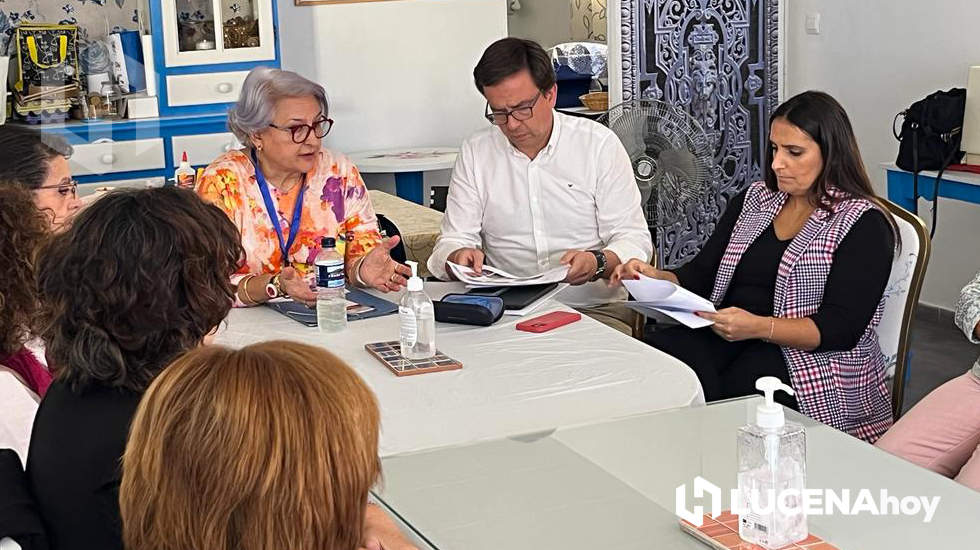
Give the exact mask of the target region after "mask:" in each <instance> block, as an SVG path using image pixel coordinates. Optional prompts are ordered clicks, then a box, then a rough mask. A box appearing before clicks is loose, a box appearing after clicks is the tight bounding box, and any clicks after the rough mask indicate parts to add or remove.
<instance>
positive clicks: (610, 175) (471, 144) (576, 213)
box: [428, 38, 653, 330]
mask: <svg viewBox="0 0 980 550" xmlns="http://www.w3.org/2000/svg"><path fill="white" fill-rule="evenodd" d="M473 76H474V80H475V81H476V87H477V89H479V90H480V92H481V93H482V94H483V95H484V96H485V97H486V98H487V112H486V117H487V119H488V120H489V121H490V122H491V123H492V124H493V126H491V127H488V128H486V129H484V130H480V131H478V132H476V133H475V134H473V135H472V136H470V137H469V138H468V139H467V140H466V141H465V142H464V143H463V146H462V150H461V151H460V155H459V158H458V159H457V161H456V166H455V168H454V169H453V176H452V180H451V182H450V186H449V197H448V199H447V201H446V213H445V217H444V219H443V222H442V235H441V236H440V237H439V240H438V241H437V242H436V245H435V248H434V250H433V253H432V256H431V257H430V258H429V261H428V266H429V270H430V271H431V272H432V273H433V274H434V275H435V276H436V277H439V278H440V279H450V278H452V273H451V272H450V271H448V270H447V268H446V262H447V261H450V262H454V263H457V264H461V265H464V266H471V267H473V269H474V270H475V271H480V270H481V268H482V266H483V265H484V263H486V264H489V265H493V266H496V267H499V268H502V269H504V270H505V271H508V272H510V273H513V274H515V275H519V276H527V275H535V274H538V273H541V272H543V271H546V270H548V269H551V268H554V267H557V266H559V265H560V264H566V265H568V266H569V270H568V276H567V278H566V282H568V283H570V284H571V285H573V286H571V287H569V288H568V289H566V290H565V291H563V292H562V293H561V294H560V295H559V296H558V299H559V300H561V301H562V302H564V303H566V304H568V305H570V306H572V307H575V308H578V309H579V310H580V311H583V312H584V313H587V314H590V315H592V316H593V317H596V318H597V319H599V320H600V321H603V322H605V323H606V324H609V325H612V326H616V328H619V329H620V330H624V326H625V327H628V325H623V324H622V323H617V322H616V320H612V319H610V315H612V316H613V317H616V318H618V319H619V320H620V321H623V322H628V321H627V319H630V318H632V314H628V313H627V312H628V310H626V308H624V307H622V304H621V302H622V301H624V300H625V298H626V291H625V290H624V289H623V288H622V287H621V286H618V287H616V288H610V287H609V286H608V285H607V284H606V281H604V280H603V279H608V278H609V275H611V274H612V272H613V270H614V269H615V268H616V266H617V265H619V264H620V263H621V262H625V261H628V260H629V259H631V258H639V259H641V260H643V261H649V260H650V257H651V254H652V251H653V243H652V239H651V238H650V231H649V229H648V227H647V224H646V219H645V218H644V215H643V210H642V208H641V205H640V192H639V189H638V188H637V186H636V180H635V179H634V177H633V170H632V165H631V163H630V159H629V155H628V154H627V153H626V150H625V149H624V148H623V145H622V144H621V143H620V141H619V139H618V138H617V137H616V135H615V134H614V133H613V132H612V131H611V130H609V129H608V128H606V127H605V126H602V125H601V124H598V123H596V122H593V121H591V120H588V119H585V118H579V117H572V116H568V115H565V114H562V113H557V112H555V110H554V107H555V100H556V98H557V93H558V88H557V86H556V84H555V73H554V68H553V66H552V63H551V59H550V57H549V56H548V54H547V53H546V52H545V51H544V50H543V49H542V48H541V46H539V45H538V44H537V43H535V42H532V41H530V40H522V39H518V38H504V39H502V40H499V41H497V42H495V43H493V44H491V45H490V47H488V48H487V50H486V51H485V52H484V53H483V57H482V58H481V59H480V62H479V63H478V64H477V66H476V68H475V69H474V70H473ZM610 304H612V306H610ZM626 330H628V329H626Z"/></svg>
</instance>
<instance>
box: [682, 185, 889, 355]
mask: <svg viewBox="0 0 980 550" xmlns="http://www.w3.org/2000/svg"><path fill="white" fill-rule="evenodd" d="M745 193H746V192H745V191H743V192H741V193H739V194H738V195H736V196H735V197H734V198H733V199H732V201H731V202H730V203H729V204H728V208H727V209H726V210H725V214H724V215H722V217H721V220H719V221H718V225H717V226H716V227H715V231H714V232H713V233H712V234H711V237H709V238H708V241H707V242H706V243H705V245H704V247H703V248H702V249H701V252H699V253H698V255H697V256H695V257H694V259H692V260H691V261H690V262H688V263H687V264H685V265H684V266H682V267H680V268H678V269H677V270H675V271H674V274H675V275H677V279H678V281H680V283H681V286H683V287H684V288H687V289H689V290H691V291H692V292H695V293H697V294H698V295H700V296H703V297H705V298H710V296H711V290H712V288H713V287H714V284H715V275H716V274H717V272H718V266H719V265H720V264H721V258H722V256H723V255H724V254H725V249H726V248H727V247H728V240H729V238H730V237H731V234H732V231H733V230H734V229H735V222H736V221H737V220H738V216H739V214H740V213H741V212H742V205H743V204H744V202H745ZM790 242H792V241H791V240H789V241H780V240H779V238H778V237H777V236H776V231H775V229H773V226H772V224H771V223H770V224H769V227H767V228H766V230H765V231H764V232H763V233H762V235H760V236H759V238H758V239H756V240H755V242H753V243H752V245H750V246H749V248H748V250H746V251H745V254H744V255H743V256H742V259H741V260H740V261H739V264H738V266H737V267H736V268H735V274H734V275H733V276H732V282H731V284H730V285H729V287H728V293H727V294H726V295H725V297H724V299H723V300H722V306H723V307H729V306H734V307H740V308H742V309H744V310H746V311H749V312H751V313H754V314H756V315H772V312H773V298H774V296H775V288H776V275H777V273H778V270H779V262H780V260H781V259H782V257H783V254H784V253H785V252H786V248H787V247H788V246H789V244H790ZM894 247H895V236H894V234H893V233H892V229H891V225H889V223H888V220H887V219H886V218H885V216H884V215H883V214H882V213H881V212H880V211H878V210H868V211H867V212H865V213H864V214H863V215H861V217H860V218H858V221H857V222H855V223H854V225H853V226H852V227H851V230H850V231H848V233H847V235H845V236H844V239H843V240H841V243H840V244H839V245H838V246H837V250H836V251H835V252H834V263H833V265H832V266H831V268H830V273H829V274H828V275H827V282H826V284H825V285H824V295H823V301H822V302H821V304H820V308H819V309H818V310H817V312H816V313H814V314H813V315H811V316H810V319H811V320H813V322H814V323H815V324H816V325H817V329H818V330H819V331H820V346H819V347H817V349H815V350H813V351H814V352H824V351H845V350H849V349H853V348H854V346H856V345H857V342H858V340H859V339H860V338H861V335H862V334H864V331H865V329H867V327H868V324H869V323H870V322H871V318H872V317H873V316H874V313H875V309H876V308H877V307H878V302H879V301H881V295H882V294H883V293H884V291H885V286H886V285H887V284H888V276H889V275H890V274H891V265H892V256H893V254H894Z"/></svg>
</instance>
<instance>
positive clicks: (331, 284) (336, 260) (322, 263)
mask: <svg viewBox="0 0 980 550" xmlns="http://www.w3.org/2000/svg"><path fill="white" fill-rule="evenodd" d="M314 264H315V265H316V322H317V326H318V327H319V328H320V332H340V331H342V330H344V329H345V328H347V297H346V296H345V294H346V293H345V290H344V258H343V256H341V255H340V253H338V252H337V240H336V239H334V238H332V237H324V238H322V239H321V240H320V252H319V253H318V254H317V255H316V260H315V261H314Z"/></svg>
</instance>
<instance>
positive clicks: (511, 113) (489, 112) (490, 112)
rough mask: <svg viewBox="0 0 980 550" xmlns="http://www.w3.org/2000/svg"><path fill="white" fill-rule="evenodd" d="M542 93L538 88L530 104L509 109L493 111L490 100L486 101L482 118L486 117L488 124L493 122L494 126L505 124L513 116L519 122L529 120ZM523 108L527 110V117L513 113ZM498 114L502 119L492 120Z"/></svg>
mask: <svg viewBox="0 0 980 550" xmlns="http://www.w3.org/2000/svg"><path fill="white" fill-rule="evenodd" d="M543 95H544V92H542V91H541V90H538V93H537V94H535V96H534V99H532V100H531V104H530V105H528V106H527V107H518V108H516V109H511V110H509V111H494V110H493V109H491V108H490V102H489V101H487V106H486V108H485V109H484V113H483V116H484V118H486V119H487V121H488V122H490V124H493V125H494V126H505V125H506V124H507V121H508V120H509V119H510V117H514V120H519V121H521V122H523V121H525V120H531V118H533V117H534V106H535V105H536V104H537V103H538V100H539V99H541V96H543ZM525 110H526V111H527V118H520V117H518V116H517V115H516V114H515V113H517V112H519V111H525ZM498 116H503V117H504V121H503V122H501V123H499V124H498V123H496V122H494V120H493V119H494V117H498Z"/></svg>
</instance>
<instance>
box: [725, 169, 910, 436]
mask: <svg viewBox="0 0 980 550" xmlns="http://www.w3.org/2000/svg"><path fill="white" fill-rule="evenodd" d="M831 193H832V194H834V195H835V196H838V197H843V196H846V195H844V193H843V192H842V191H839V190H836V189H833V190H831ZM786 198H787V195H786V194H785V193H782V192H778V191H777V192H774V191H770V190H769V189H768V188H767V187H766V184H765V182H761V181H760V182H756V183H753V184H752V185H751V186H750V187H749V190H748V192H747V193H746V195H745V202H744V204H743V206H742V212H741V214H739V217H738V221H737V222H736V223H735V228H734V230H733V231H732V236H731V239H730V240H729V241H728V247H727V248H726V249H725V254H724V256H723V257H722V259H721V264H720V265H719V267H718V273H717V275H716V276H715V286H714V289H713V290H712V292H711V301H712V302H714V304H715V305H716V306H718V305H720V304H721V302H722V300H723V299H724V297H725V294H726V293H727V292H728V286H729V284H731V281H732V276H733V275H734V274H735V268H736V267H737V266H738V262H739V261H740V260H741V258H742V255H743V254H745V251H746V250H748V248H749V246H750V245H751V244H752V243H753V242H755V240H756V239H757V238H759V236H760V235H761V234H762V233H763V231H765V229H766V228H767V227H769V224H770V223H772V221H773V219H774V218H775V217H776V215H777V214H778V213H779V210H780V209H781V208H782V206H783V203H785V202H786ZM871 208H875V206H874V204H872V203H871V202H870V201H867V200H864V199H854V198H845V199H844V200H842V201H841V202H839V203H837V204H836V205H835V206H834V208H833V212H832V213H831V212H828V211H826V210H823V209H817V210H814V212H813V214H811V215H810V219H809V220H807V222H806V224H805V225H804V226H803V229H801V230H800V232H799V233H798V234H797V235H796V237H794V238H793V240H792V242H791V243H790V244H789V247H788V248H787V249H786V252H785V253H784V254H783V258H782V260H781V261H780V263H779V271H778V273H777V275H776V291H775V296H774V299H773V316H775V317H785V318H790V319H796V318H802V317H807V316H809V315H813V314H814V313H816V312H817V310H818V309H820V304H821V302H822V301H823V293H824V286H825V284H826V282H827V276H828V275H829V273H830V268H831V266H832V265H833V262H834V251H835V250H837V246H838V245H839V244H840V242H841V241H842V240H843V239H844V237H845V236H846V235H847V232H848V231H850V229H851V227H852V226H853V225H854V223H855V222H857V220H858V218H860V217H861V215H862V214H864V213H865V212H866V211H867V210H869V209H871ZM884 307H885V300H884V297H882V299H881V300H880V301H879V302H878V308H877V309H876V310H875V314H874V316H873V317H872V319H871V324H870V325H868V328H866V329H865V331H864V334H863V335H862V336H861V338H860V340H859V341H858V344H857V346H855V347H854V349H851V350H849V351H828V352H821V353H812V352H807V351H803V350H800V349H796V348H791V347H787V346H781V349H782V352H783V357H784V358H785V360H786V365H787V367H788V369H789V376H790V381H791V382H792V386H793V389H794V390H795V392H796V399H797V402H798V403H799V405H800V410H801V412H803V414H805V415H807V416H809V417H811V418H813V419H815V420H818V421H820V422H823V423H824V424H827V425H829V426H832V427H834V428H837V429H839V430H842V431H845V432H847V433H849V434H851V435H853V436H855V437H858V438H860V439H864V440H865V441H868V442H872V443H873V442H874V441H875V440H876V439H878V438H879V437H880V436H881V434H883V433H884V432H885V430H887V429H888V427H889V426H891V424H892V411H891V404H890V397H889V391H888V387H887V386H886V384H885V361H884V356H883V355H882V354H881V348H880V347H879V345H878V335H877V333H876V332H875V330H874V329H875V327H877V326H878V323H879V322H880V321H881V316H882V312H883V311H884Z"/></svg>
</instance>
